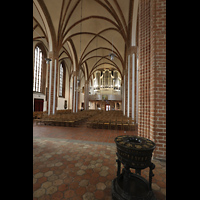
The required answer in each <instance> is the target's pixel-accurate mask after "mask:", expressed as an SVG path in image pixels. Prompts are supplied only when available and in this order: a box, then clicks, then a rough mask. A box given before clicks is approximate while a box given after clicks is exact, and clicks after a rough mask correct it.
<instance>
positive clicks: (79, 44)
mask: <svg viewBox="0 0 200 200" xmlns="http://www.w3.org/2000/svg"><path fill="white" fill-rule="evenodd" d="M121 135H132V136H135V137H144V138H147V139H149V140H151V141H153V142H154V143H155V144H156V147H155V149H154V151H153V154H152V162H153V163H154V164H155V169H154V170H153V173H154V176H153V179H152V190H153V193H154V195H155V197H156V199H157V200H164V199H166V0H126V1H124V0H110V1H109V0H73V1H72V0H33V200H45V199H46V200H50V199H52V200H53V199H54V200H64V199H69V200H72V199H75V200H79V199H84V200H92V199H94V200H96V199H105V200H109V199H114V197H113V196H112V180H113V179H114V178H115V177H116V176H117V163H116V159H117V156H116V144H115V138H116V137H118V136H121ZM122 168H123V165H122ZM131 170H133V169H131ZM122 171H123V169H122ZM141 176H142V177H144V178H145V179H147V180H148V176H149V171H148V169H144V170H142V171H141ZM124 199H125V198H124ZM152 200H153V199H152Z"/></svg>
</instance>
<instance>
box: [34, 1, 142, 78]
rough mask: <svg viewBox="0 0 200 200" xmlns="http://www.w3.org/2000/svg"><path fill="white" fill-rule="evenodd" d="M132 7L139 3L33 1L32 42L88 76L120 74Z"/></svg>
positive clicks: (127, 42) (131, 16)
mask: <svg viewBox="0 0 200 200" xmlns="http://www.w3.org/2000/svg"><path fill="white" fill-rule="evenodd" d="M134 1H135V2H134ZM134 6H138V0H33V41H34V42H35V41H36V42H37V41H40V42H42V43H43V44H44V46H45V47H46V49H47V51H49V52H51V51H53V52H57V53H58V58H59V60H65V62H66V63H67V64H68V65H70V66H71V70H73V66H77V67H78V66H82V67H83V66H84V67H85V69H86V68H87V69H86V70H85V71H84V73H87V76H90V75H91V74H92V73H93V72H94V71H95V70H97V69H102V68H109V69H113V68H115V69H117V70H119V72H120V73H121V74H123V68H124V66H125V57H126V50H127V46H129V43H130V34H131V30H132V18H133V16H135V18H137V9H135V10H136V11H135V12H136V14H135V13H134ZM135 21H137V19H135ZM135 27H136V25H135ZM132 32H133V33H134V31H132ZM135 33H136V32H135ZM112 51H113V53H114V54H115V57H114V60H111V59H110V56H109V54H110V53H111V52H112Z"/></svg>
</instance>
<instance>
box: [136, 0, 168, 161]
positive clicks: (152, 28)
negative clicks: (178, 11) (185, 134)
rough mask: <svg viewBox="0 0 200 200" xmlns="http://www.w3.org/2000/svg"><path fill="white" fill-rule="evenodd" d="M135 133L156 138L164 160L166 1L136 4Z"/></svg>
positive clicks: (157, 154)
mask: <svg viewBox="0 0 200 200" xmlns="http://www.w3.org/2000/svg"><path fill="white" fill-rule="evenodd" d="M138 109H139V113H138V134H139V135H141V136H143V137H147V138H150V139H152V140H154V141H155V143H156V149H155V151H154V157H156V158H159V159H166V0H140V3H139V105H138Z"/></svg>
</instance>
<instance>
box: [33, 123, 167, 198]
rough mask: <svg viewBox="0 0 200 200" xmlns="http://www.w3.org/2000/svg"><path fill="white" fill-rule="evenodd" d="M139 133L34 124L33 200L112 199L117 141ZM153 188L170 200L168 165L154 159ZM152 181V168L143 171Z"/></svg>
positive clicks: (159, 194)
mask: <svg viewBox="0 0 200 200" xmlns="http://www.w3.org/2000/svg"><path fill="white" fill-rule="evenodd" d="M123 134H132V135H134V134H137V131H131V132H129V131H127V132H126V133H124V132H123V131H119V130H118V131H116V130H103V129H90V128H87V127H86V126H84V125H83V126H82V127H79V128H77V127H59V126H58V127H56V126H43V125H38V126H36V125H35V124H33V200H36V199H37V200H45V199H46V200H48V199H49V200H64V199H69V200H72V199H75V200H79V199H83V200H92V199H94V200H95V199H104V200H111V199H112V198H111V183H112V180H113V179H114V178H115V177H116V171H117V167H116V166H117V165H116V146H115V143H114V138H115V137H117V136H118V135H123ZM153 163H154V164H155V165H156V168H155V169H154V170H153V172H154V174H155V176H154V177H153V181H152V182H153V183H152V188H153V191H154V194H155V196H156V198H157V200H165V199H166V168H165V167H166V163H165V162H161V161H159V160H155V159H154V160H153ZM141 175H142V176H143V177H145V178H146V179H147V180H148V169H145V170H142V174H141Z"/></svg>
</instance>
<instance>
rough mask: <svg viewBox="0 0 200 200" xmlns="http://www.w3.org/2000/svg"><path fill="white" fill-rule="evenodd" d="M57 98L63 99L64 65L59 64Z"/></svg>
mask: <svg viewBox="0 0 200 200" xmlns="http://www.w3.org/2000/svg"><path fill="white" fill-rule="evenodd" d="M59 97H65V65H64V64H63V63H61V64H60V84H59Z"/></svg>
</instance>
